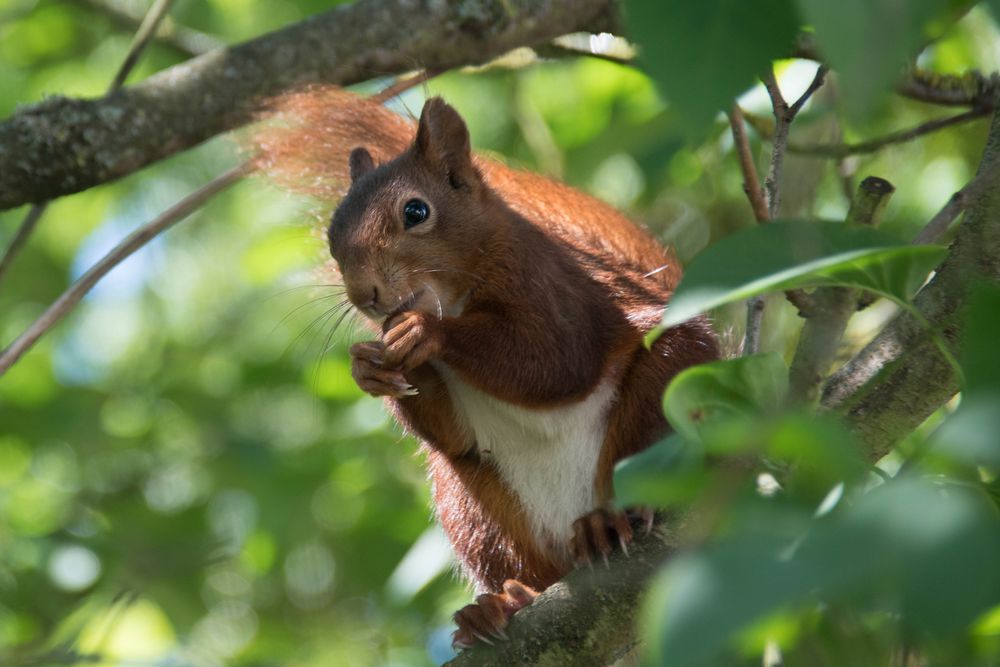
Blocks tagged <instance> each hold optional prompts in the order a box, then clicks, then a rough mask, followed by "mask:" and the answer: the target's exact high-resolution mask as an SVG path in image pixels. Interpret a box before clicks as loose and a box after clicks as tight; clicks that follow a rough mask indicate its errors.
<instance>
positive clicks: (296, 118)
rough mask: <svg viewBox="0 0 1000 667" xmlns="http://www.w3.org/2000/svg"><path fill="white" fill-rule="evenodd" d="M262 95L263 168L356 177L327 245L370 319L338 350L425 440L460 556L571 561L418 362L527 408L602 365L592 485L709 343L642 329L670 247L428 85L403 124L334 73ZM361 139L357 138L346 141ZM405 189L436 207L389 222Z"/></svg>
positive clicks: (548, 568)
mask: <svg viewBox="0 0 1000 667" xmlns="http://www.w3.org/2000/svg"><path fill="white" fill-rule="evenodd" d="M276 109H277V111H278V112H279V114H280V116H281V117H282V118H283V119H284V121H283V123H284V124H281V125H272V127H271V128H270V129H268V130H265V131H264V132H263V133H261V134H260V135H259V143H260V145H261V147H262V158H261V163H262V165H263V166H264V167H265V168H266V169H267V171H268V172H269V173H270V175H271V176H272V177H274V178H277V179H278V180H279V181H281V182H283V183H285V184H287V185H291V186H293V187H296V188H297V189H300V190H304V191H306V192H309V193H311V194H316V195H319V196H321V197H325V198H335V197H338V196H340V195H341V194H343V193H344V191H345V189H346V188H347V186H348V184H349V183H350V182H351V180H352V179H351V176H352V175H353V177H354V178H353V181H354V182H353V186H352V187H351V188H350V192H349V193H348V194H347V197H346V198H345V199H344V201H343V202H342V204H341V205H340V207H339V208H338V210H337V213H336V215H335V216H334V219H333V222H332V224H331V229H330V242H331V248H332V252H333V254H334V255H335V257H336V258H337V260H338V263H339V264H340V266H341V271H342V274H343V276H344V279H345V286H346V287H347V289H348V294H349V296H350V298H351V300H352V301H353V302H354V303H355V304H356V305H358V306H359V308H361V309H362V310H364V311H365V312H366V314H368V315H369V316H370V317H374V318H381V317H384V318H385V319H384V322H383V326H382V338H381V340H378V341H372V342H371V343H365V344H361V345H359V346H355V348H354V350H353V351H352V353H353V354H354V356H355V377H356V378H357V379H358V381H359V384H361V386H362V388H364V389H366V390H367V391H369V392H371V393H374V394H380V395H385V396H387V397H388V398H387V401H388V403H389V404H390V406H391V407H392V410H393V412H394V413H395V415H396V417H397V419H398V420H399V421H400V422H401V423H402V424H404V425H405V426H406V427H407V428H409V429H410V430H411V431H413V432H414V433H415V434H416V435H417V436H418V437H420V439H421V440H422V441H423V443H424V449H425V451H426V454H427V457H428V464H429V470H430V475H431V478H432V480H433V483H434V501H435V504H436V506H437V512H438V516H439V518H440V520H441V523H442V525H443V527H444V529H445V532H446V533H447V534H448V536H449V538H450V540H451V541H452V544H453V545H454V547H455V551H456V553H457V555H458V557H459V560H460V561H461V563H462V565H463V568H464V569H465V571H466V573H467V574H468V575H469V576H470V577H471V578H472V579H473V580H474V581H476V582H477V584H478V585H479V586H480V587H481V588H482V589H484V590H485V591H491V592H494V593H497V594H501V595H502V593H501V590H502V586H503V582H504V580H506V579H510V578H514V579H518V580H520V581H523V582H524V583H526V584H527V585H528V586H531V587H534V588H538V589H543V588H545V587H546V586H548V585H549V584H551V583H553V582H554V581H556V580H557V579H559V578H560V577H561V576H562V575H564V574H565V573H566V572H567V571H568V569H569V568H570V567H571V566H572V563H570V562H568V559H567V557H566V555H565V552H563V551H560V550H549V551H546V550H545V549H543V548H541V547H539V546H537V544H536V541H535V540H534V539H533V538H532V533H531V527H530V526H529V524H528V521H527V519H526V517H525V516H524V512H523V508H522V506H521V505H520V503H519V502H518V499H517V497H516V496H515V495H514V494H512V493H511V491H510V490H509V489H508V488H507V486H506V485H505V483H504V481H503V480H502V479H501V477H500V476H499V475H498V474H497V472H496V470H495V469H494V468H493V467H492V465H491V464H490V463H489V462H488V460H486V459H484V458H483V457H482V456H480V452H479V451H478V450H477V447H476V442H475V441H474V438H473V436H472V435H471V434H470V433H468V432H467V429H465V428H463V427H462V425H461V424H460V423H459V421H458V420H457V419H456V416H455V413H454V411H453V406H452V402H451V399H450V397H449V393H448V387H447V385H446V383H445V382H444V381H443V379H442V376H441V374H440V373H439V371H438V370H436V368H437V367H435V366H434V365H433V364H444V365H445V366H446V367H448V368H450V369H452V370H453V371H454V372H455V373H456V374H457V375H458V376H459V377H460V378H461V379H462V380H463V381H464V382H466V383H468V384H470V385H472V386H474V387H476V388H478V389H480V390H481V391H483V392H485V393H487V394H489V395H491V396H494V397H496V398H499V399H502V400H503V401H506V402H508V403H511V404H515V405H519V406H524V407H526V408H530V409H535V410H537V409H544V408H551V407H555V406H560V405H566V404H570V403H573V402H575V401H579V400H581V399H583V398H584V397H586V396H587V395H588V394H590V393H591V392H592V390H594V388H595V387H596V386H597V384H598V383H599V382H601V381H602V380H610V381H612V382H613V383H614V385H615V387H616V390H617V392H616V398H615V400H614V403H613V406H612V408H611V413H610V415H609V422H608V431H607V435H606V438H605V441H604V445H603V448H602V450H601V455H600V459H599V463H598V469H597V477H596V479H595V480H594V485H595V488H596V489H597V497H598V498H599V499H600V500H601V501H608V500H610V498H611V473H612V469H613V466H614V463H615V462H616V461H618V460H620V459H622V458H623V457H625V456H628V455H630V454H632V453H634V452H637V451H639V450H641V449H643V448H645V447H647V446H648V445H650V444H651V443H653V442H654V441H655V440H656V439H658V438H659V437H661V436H662V435H663V434H664V433H665V432H666V431H667V429H668V425H667V423H666V421H665V419H664V417H663V413H662V409H661V407H660V401H661V396H662V393H663V390H664V388H665V387H666V384H667V382H668V381H669V379H670V378H671V377H673V376H674V375H675V374H676V373H677V372H678V371H680V370H681V369H683V368H685V367H687V366H690V365H692V364H696V363H700V362H704V361H708V360H711V359H714V358H716V357H717V356H718V347H717V343H716V339H715V336H714V335H713V333H712V332H711V330H710V328H709V327H708V325H707V324H706V323H705V322H704V321H702V320H694V321H691V322H688V323H687V324H684V325H681V326H679V327H676V328H673V329H670V330H668V331H666V332H665V333H664V334H662V335H661V336H660V337H659V339H658V340H657V341H656V343H655V344H654V346H653V349H652V350H647V349H646V348H645V347H644V346H643V336H644V334H645V333H646V332H648V331H649V330H650V329H651V328H652V327H653V326H654V325H655V324H656V323H657V322H658V321H659V318H660V316H661V314H662V310H663V307H664V305H665V304H666V302H667V300H668V299H669V297H670V294H671V292H672V290H673V288H674V286H675V285H676V283H677V281H678V280H679V277H680V268H679V266H678V264H677V262H676V260H675V259H674V257H673V256H672V254H671V253H669V252H668V251H666V250H665V249H664V248H663V247H662V246H661V245H660V244H659V243H658V242H657V241H656V240H655V239H654V238H653V237H652V236H650V235H649V234H648V233H647V232H646V231H645V230H643V229H641V228H640V227H638V226H637V225H635V224H634V223H632V222H631V221H630V220H628V219H627V218H626V217H625V216H623V215H622V214H620V213H619V212H618V211H616V210H615V209H614V208H612V207H610V206H608V205H607V204H604V203H603V202H600V201H598V200H596V199H594V198H592V197H589V196H587V195H585V194H583V193H581V192H579V191H577V190H574V189H572V188H569V187H567V186H565V185H562V184H560V183H557V182H554V181H551V180H549V179H546V178H543V177H541V176H538V175H535V174H531V173H527V172H523V171H517V170H514V169H510V168H508V167H506V166H504V165H502V164H500V163H498V162H496V161H493V160H488V159H485V158H482V157H478V156H476V157H472V156H471V155H470V154H469V148H468V135H467V132H466V130H465V125H464V123H463V122H462V121H461V119H460V117H459V116H458V115H457V113H455V112H454V110H452V109H451V108H450V107H448V106H447V105H445V104H444V103H443V102H440V100H432V101H430V102H428V105H427V106H426V107H425V109H424V113H423V114H422V116H421V121H420V124H419V128H418V130H417V132H416V138H414V127H413V126H412V125H411V124H410V123H408V122H407V121H404V120H402V119H400V118H399V117H398V116H396V115H395V114H393V113H392V112H390V111H387V110H385V109H384V108H382V107H381V106H378V105H376V104H373V103H371V102H368V101H365V100H363V99H360V98H357V97H355V96H352V95H350V94H348V93H344V92H343V91H339V90H329V89H321V90H312V91H307V92H304V93H299V94H296V95H291V96H289V97H287V98H284V99H283V100H281V101H279V102H278V104H277V105H276ZM358 146H363V147H365V148H366V149H367V152H366V151H357V152H355V153H354V154H353V155H351V151H352V149H354V148H355V147H358ZM369 153H371V154H373V155H374V160H369V159H368V154H369ZM379 162H381V163H382V164H381V165H380V166H378V167H375V166H374V165H375V164H378V163H379ZM349 165H350V167H349ZM352 172H353V174H352ZM413 197H419V198H421V199H425V200H426V201H427V202H429V203H430V207H431V211H432V214H431V215H432V216H433V217H432V218H428V221H427V222H425V223H423V225H424V227H414V228H413V229H412V231H404V229H403V227H402V222H401V218H400V213H399V211H400V210H401V207H402V203H401V202H403V201H406V200H408V199H411V198H413ZM428 285H429V286H428ZM415 295H416V296H415ZM432 297H433V298H432ZM435 300H436V304H435ZM435 309H437V310H438V311H439V312H435ZM408 385H412V387H415V388H416V389H417V390H418V391H419V393H417V394H416V395H412V394H413V392H412V391H409V390H408ZM497 608H499V607H497Z"/></svg>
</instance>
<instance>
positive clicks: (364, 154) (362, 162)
mask: <svg viewBox="0 0 1000 667" xmlns="http://www.w3.org/2000/svg"><path fill="white" fill-rule="evenodd" d="M348 162H349V164H350V166H351V183H354V182H356V181H357V180H358V179H359V178H361V177H362V176H364V175H365V174H367V173H368V172H369V171H371V170H372V169H374V168H375V160H373V159H372V154H371V153H369V152H368V150H367V149H365V148H362V147H360V146H359V147H357V148H355V149H354V150H352V151H351V157H350V158H349V159H348Z"/></svg>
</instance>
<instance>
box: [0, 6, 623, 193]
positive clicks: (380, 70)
mask: <svg viewBox="0 0 1000 667" xmlns="http://www.w3.org/2000/svg"><path fill="white" fill-rule="evenodd" d="M616 8H617V3H616V2H615V0H545V1H541V2H539V1H536V0H462V1H460V2H448V3H444V2H442V3H430V4H425V3H402V2H394V1H392V0H361V1H360V2H358V3H356V4H352V5H344V6H341V7H337V8H336V9H333V10H331V11H329V12H327V13H325V14H320V15H317V16H314V17H312V18H310V19H308V20H306V21H303V22H301V23H298V24H295V25H292V26H290V27H288V28H285V29H283V30H279V31H277V32H273V33H271V34H268V35H264V36H262V37H259V38H257V39H254V40H252V41H249V42H245V43H243V44H240V45H238V46H234V47H231V48H227V49H222V50H219V51H213V52H211V53H208V54H205V55H203V56H200V57H198V58H195V59H194V60H190V61H188V62H186V63H184V64H181V65H177V66H175V67H171V68H170V69H167V70H165V71H162V72H160V73H158V74H156V75H154V76H152V77H150V78H149V79H147V80H146V81H144V82H142V83H140V84H138V85H134V86H130V87H128V88H125V89H122V90H120V91H118V92H117V93H114V94H112V95H108V96H106V97H103V98H100V99H93V100H79V99H68V98H64V97H53V98H50V99H48V100H45V101H43V102H41V103H39V104H35V105H32V106H29V107H26V108H24V109H22V110H20V111H19V112H17V113H16V114H15V115H14V116H12V117H11V118H10V119H8V120H7V121H5V122H4V123H2V124H0V210H2V209H5V208H11V207H14V206H19V205H21V204H24V203H29V202H38V201H43V200H46V199H52V198H54V197H58V196H61V195H65V194H70V193H73V192H79V191H81V190H85V189H87V188H89V187H92V186H94V185H98V184H100V183H105V182H107V181H110V180H113V179H116V178H119V177H121V176H124V175H126V174H129V173H132V172H134V171H136V170H138V169H140V168H142V167H143V166H145V165H147V164H149V163H151V162H155V161H156V160H159V159H162V158H164V157H167V156H169V155H173V154H174V153H177V152H178V151H181V150H184V149H185V148H189V147H191V146H194V145H196V144H198V143H200V142H202V141H205V140H206V139H209V138H210V137H213V136H215V135H217V134H219V133H221V132H224V131H226V130H230V129H233V128H235V127H239V126H240V125H243V124H245V123H247V122H249V121H250V120H252V119H253V118H254V112H255V108H254V103H255V102H257V101H259V100H260V99H261V98H264V97H268V96H273V95H276V94H278V93H280V92H282V91H284V90H287V89H289V88H291V87H294V86H297V85H302V84H305V83H316V82H323V83H334V84H340V85H347V84H351V83H357V82H359V81H364V80H366V79H370V78H372V77H373V76H377V75H387V74H395V73H400V72H404V71H410V70H413V69H416V68H419V67H423V68H427V69H431V70H439V69H450V68H453V67H456V66H460V65H467V64H478V63H483V62H486V61H488V60H490V59H492V58H494V57H496V56H498V55H501V54H503V53H505V52H507V51H509V50H510V49H512V48H514V47H517V46H534V45H536V44H542V43H546V42H549V41H550V40H552V39H553V38H554V37H557V36H559V35H563V34H566V33H570V32H577V31H581V30H592V31H595V32H600V31H602V30H609V29H612V28H613V27H614V22H615V18H614V17H615V12H616ZM389 16H391V20H387V17H389Z"/></svg>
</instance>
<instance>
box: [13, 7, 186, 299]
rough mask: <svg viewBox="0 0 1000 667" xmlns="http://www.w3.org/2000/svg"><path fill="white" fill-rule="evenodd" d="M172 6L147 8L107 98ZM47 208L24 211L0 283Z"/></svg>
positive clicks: (45, 205)
mask: <svg viewBox="0 0 1000 667" xmlns="http://www.w3.org/2000/svg"><path fill="white" fill-rule="evenodd" d="M172 2H173V0H156V3H154V5H153V6H152V7H151V8H150V10H149V12H148V13H147V14H146V18H144V19H143V21H142V25H140V26H139V29H138V31H137V32H136V34H135V37H134V38H133V39H132V45H131V46H130V47H129V50H128V53H126V54H125V59H124V60H122V64H121V67H119V68H118V72H117V73H115V77H114V78H113V79H112V80H111V84H110V85H109V86H108V90H107V94H108V95H110V94H111V93H113V92H115V91H116V90H118V89H119V88H121V86H122V83H123V82H124V81H125V79H126V77H128V75H129V72H131V71H132V68H133V67H135V64H136V63H137V62H138V61H139V56H140V55H141V54H142V51H143V49H145V48H146V45H147V44H148V43H149V39H150V37H152V35H153V33H154V32H156V27H157V26H158V25H159V24H160V21H162V20H163V17H164V16H165V15H166V13H167V10H168V9H169V8H170V4H171V3H172ZM48 205H49V202H47V201H43V202H39V203H37V204H33V205H32V207H31V208H30V209H28V213H27V215H25V216H24V220H22V221H21V224H20V226H18V228H17V231H16V232H15V233H14V238H13V239H11V241H10V243H9V244H8V246H7V248H6V249H5V250H4V253H3V257H2V258H0V281H2V280H3V277H4V274H5V273H7V270H8V269H9V268H10V265H11V264H12V263H13V262H14V258H15V257H17V255H18V254H19V253H20V252H21V249H22V248H23V247H24V245H25V244H26V243H27V242H28V238H29V237H30V236H31V234H32V232H34V231H35V227H37V226H38V221H39V220H41V218H42V214H43V213H45V209H46V208H48Z"/></svg>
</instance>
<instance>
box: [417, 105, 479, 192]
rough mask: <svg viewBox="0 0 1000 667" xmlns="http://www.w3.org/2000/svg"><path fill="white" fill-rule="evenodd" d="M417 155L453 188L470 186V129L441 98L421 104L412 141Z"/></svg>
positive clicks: (471, 179)
mask: <svg viewBox="0 0 1000 667" xmlns="http://www.w3.org/2000/svg"><path fill="white" fill-rule="evenodd" d="M415 147H416V150H417V154H418V155H420V156H421V157H422V158H424V160H426V161H427V163H428V164H429V166H431V167H432V168H435V169H440V170H442V171H443V172H444V174H445V175H446V176H447V178H448V180H449V182H450V183H451V184H452V186H453V187H456V188H460V187H463V186H468V185H471V184H472V183H473V182H474V180H475V178H476V169H475V167H474V166H473V164H472V147H471V145H470V142H469V130H468V128H467V127H466V126H465V121H464V120H462V117H461V116H459V115H458V112H457V111H455V109H454V108H453V107H452V106H450V105H449V104H448V103H446V102H445V101H444V100H442V99H441V98H440V97H432V98H430V99H429V100H427V101H426V102H425V103H424V110H423V111H421V112H420V125H419V126H418V127H417V139H416V142H415Z"/></svg>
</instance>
